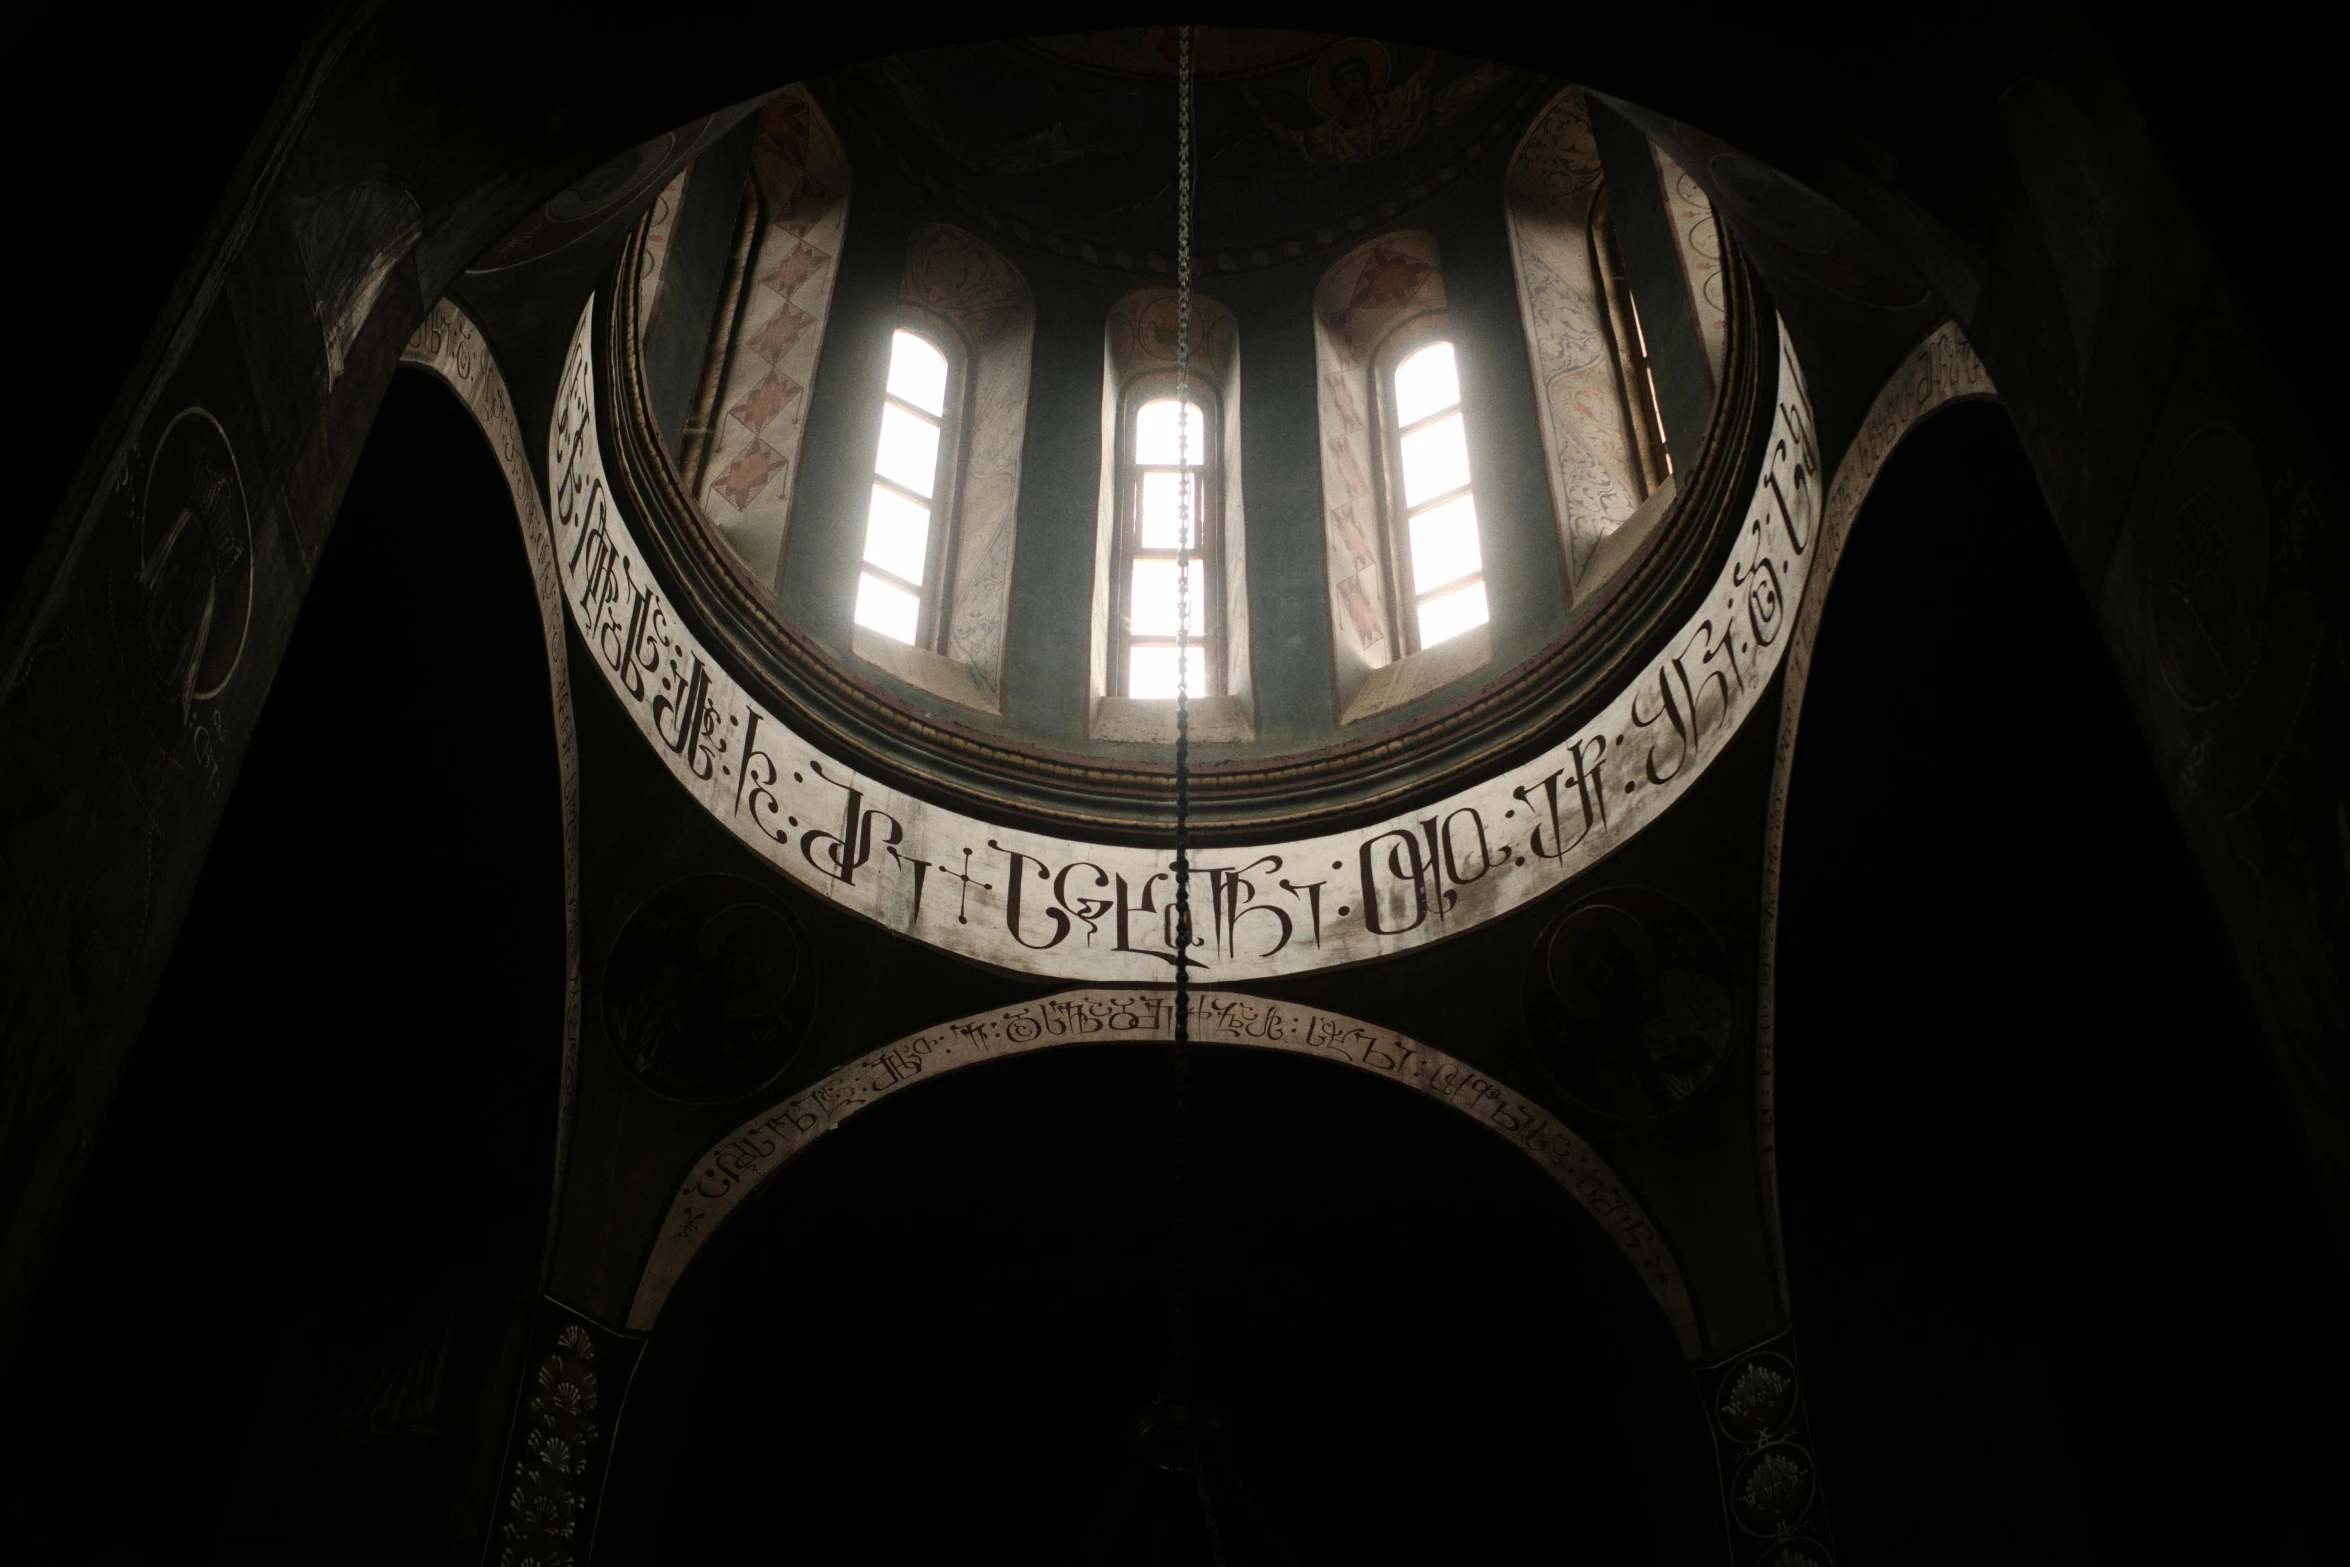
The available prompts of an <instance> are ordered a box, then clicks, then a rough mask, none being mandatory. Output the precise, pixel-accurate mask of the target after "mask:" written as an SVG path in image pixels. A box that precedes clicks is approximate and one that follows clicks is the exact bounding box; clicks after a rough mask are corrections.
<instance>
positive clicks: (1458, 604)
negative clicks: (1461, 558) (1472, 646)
mask: <svg viewBox="0 0 2350 1567" xmlns="http://www.w3.org/2000/svg"><path fill="white" fill-rule="evenodd" d="M1488 618H1490V617H1488V615H1487V614H1486V611H1485V584H1484V583H1482V582H1472V583H1470V584H1469V585H1468V586H1467V587H1465V588H1462V589H1460V590H1459V591H1458V592H1454V593H1446V594H1442V595H1440V596H1439V597H1436V598H1432V599H1430V600H1428V601H1427V602H1426V603H1424V604H1422V605H1421V606H1420V646H1422V647H1424V648H1427V647H1434V646H1436V644H1437V643H1439V642H1449V641H1451V640H1452V639H1453V638H1454V637H1457V636H1459V635H1460V634H1461V633H1462V632H1464V631H1469V630H1473V629H1474V628H1476V627H1478V626H1482V625H1484V624H1485V622H1486V620H1487V619H1488Z"/></svg>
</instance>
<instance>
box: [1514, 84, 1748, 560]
mask: <svg viewBox="0 0 2350 1567" xmlns="http://www.w3.org/2000/svg"><path fill="white" fill-rule="evenodd" d="M1503 200H1504V207H1505V211H1506V213H1507V216H1508V220H1509V233H1510V249H1511V255H1512V259H1513V261H1514V262H1515V264H1516V271H1517V282H1518V307H1519V315H1520V318H1521V320H1522V322H1523V325H1524V329H1525V337H1526V352H1527V358H1528V359H1529V361H1530V362H1531V365H1532V368H1533V371H1534V387H1535V399H1534V402H1535V413H1536V418H1537V422H1538V424H1539V427H1540V429H1541V431H1542V442H1543V448H1544V454H1545V456H1546V457H1547V458H1548V460H1549V464H1548V465H1549V480H1550V490H1551V499H1552V503H1553V506H1554V509H1555V511H1556V514H1557V517H1558V524H1559V544H1560V548H1561V552H1562V556H1563V558H1564V560H1565V563H1566V577H1567V581H1566V585H1567V589H1568V598H1569V601H1570V602H1571V603H1576V604H1580V603H1583V602H1586V601H1588V600H1591V599H1594V598H1595V597H1596V596H1598V595H1599V594H1601V593H1603V592H1605V591H1606V590H1607V588H1608V586H1609V584H1610V583H1611V581H1614V580H1616V577H1617V573H1618V572H1619V571H1620V569H1621V568H1622V567H1623V566H1624V564H1625V563H1626V562H1628V561H1629V560H1631V559H1632V558H1633V557H1634V556H1635V555H1636V554H1637V553H1638V552H1639V551H1640V550H1641V548H1642V547H1643V544H1644V542H1645V541H1646V540H1648V539H1649V538H1651V537H1653V536H1654V533H1655V530H1656V527H1657V525H1658V524H1659V523H1660V522H1661V521H1662V519H1663V518H1664V517H1665V515H1666V514H1667V512H1668V511H1669V510H1670V509H1671V507H1672V504H1673V501H1674V498H1675V495H1676V493H1677V487H1678V480H1677V479H1676V478H1675V476H1674V472H1673V468H1674V461H1675V457H1674V454H1675V452H1676V450H1677V451H1678V452H1679V453H1680V455H1681V457H1682V458H1683V459H1686V458H1687V457H1688V456H1689V454H1691V453H1693V452H1695V451H1696V450H1697V449H1698V446H1699V444H1700V442H1701V441H1702V440H1703V438H1704V434H1705V425H1706V421H1707V418H1708V416H1709V415H1710V412H1711V409H1712V406H1713V394H1714V387H1715V383H1716V382H1717V380H1718V379H1719V377H1720V373H1721V366H1722V363H1723V353H1724V340H1725V339H1724V334H1725V331H1726V320H1725V315H1724V293H1723V290H1724V280H1723V276H1722V271H1721V259H1722V245H1721V233H1720V230H1719V229H1718V228H1717V227H1716V225H1715V222H1714V216H1713V208H1712V205H1711V203H1710V202H1708V200H1707V199H1706V195H1705V192H1704V190H1703V189H1702V188H1700V187H1699V186H1698V185H1697V184H1696V182H1695V181H1693V180H1691V179H1690V178H1689V177H1688V176H1687V174H1686V173H1684V172H1683V171H1682V169H1681V168H1680V166H1679V165H1678V164H1676V163H1674V162H1673V160H1672V159H1671V158H1669V157H1668V156H1666V155H1665V153H1664V152H1663V150H1662V149H1660V148H1658V147H1656V146H1654V145H1653V144H1651V143H1650V141H1649V140H1648V138H1647V136H1646V135H1644V134H1643V133H1642V132H1641V131H1640V130H1639V128H1638V127H1636V126H1634V125H1633V124H1631V122H1629V121H1627V120H1625V119H1624V118H1623V117H1622V116H1621V115H1618V114H1616V113H1615V112H1614V111H1612V110H1610V109H1608V108H1607V107H1606V105H1605V104H1604V103H1600V102H1597V101H1595V100H1592V99H1588V98H1586V97H1585V95H1584V93H1583V90H1582V89H1581V88H1579V87H1567V88H1564V89H1561V91H1560V92H1559V94H1558V95H1557V96H1556V97H1555V98H1553V99H1552V100H1551V102H1550V105H1549V106H1548V107H1547V108H1545V109H1544V110H1543V111H1542V113H1540V114H1539V115H1537V116H1535V118H1534V121H1533V123H1532V124H1531V125H1530V126H1529V127H1528V128H1527V131H1526V135H1525V139H1524V140H1523V141H1522V142H1520V143H1519V145H1518V149H1517V151H1515V152H1514V153H1512V154H1511V156H1510V163H1509V168H1508V171H1507V173H1506V174H1505V176H1504V184H1503Z"/></svg>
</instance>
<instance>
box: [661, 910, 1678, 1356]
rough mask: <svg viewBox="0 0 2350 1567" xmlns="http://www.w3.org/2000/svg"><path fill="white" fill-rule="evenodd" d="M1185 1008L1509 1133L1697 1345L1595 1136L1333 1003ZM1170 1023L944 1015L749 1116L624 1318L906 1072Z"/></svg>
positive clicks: (715, 1161) (1071, 1000)
mask: <svg viewBox="0 0 2350 1567" xmlns="http://www.w3.org/2000/svg"><path fill="white" fill-rule="evenodd" d="M1239 939H1240V940H1241V941H1242V942H1244V943H1245V942H1247V941H1249V940H1252V939H1254V937H1253V936H1252V935H1243V936H1241V937H1240V938H1239ZM1201 940H1202V942H1203V944H1209V945H1212V944H1213V943H1212V942H1211V941H1210V939H1209V938H1207V937H1204V936H1203V937H1202V938H1201ZM1191 1008H1192V1011H1191V1037H1192V1038H1193V1039H1195V1040H1198V1041H1201V1042H1202V1043H1206V1044H1223V1045H1242V1046H1248V1047H1252V1048H1257V1049H1265V1050H1284V1051H1288V1052H1289V1053H1291V1054H1293V1055H1305V1056H1315V1057H1319V1058H1321V1059H1323V1060H1327V1061H1335V1062H1339V1063H1341V1064H1343V1065H1346V1066H1351V1067H1356V1068H1359V1069H1360V1070H1363V1071H1366V1072H1373V1073H1377V1074H1378V1075H1379V1076H1382V1077H1385V1078H1388V1079H1390V1080H1391V1081H1394V1082H1397V1083H1401V1084H1402V1085H1404V1086H1405V1087H1407V1088H1410V1089H1412V1090H1413V1091H1414V1092H1417V1093H1421V1094H1425V1095H1427V1096H1428V1097H1429V1098H1431V1099H1435V1100H1440V1101H1442V1102H1443V1103H1445V1104H1447V1105H1450V1106H1451V1107H1452V1108H1453V1109H1455V1110H1457V1111H1459V1112H1460V1113H1461V1114H1463V1115H1466V1116H1468V1117H1470V1118H1471V1119H1473V1120H1475V1121H1477V1122H1478V1123H1479V1124H1481V1125H1483V1126H1484V1127H1485V1128H1486V1129H1487V1130H1489V1131H1491V1132H1493V1133H1494V1134H1495V1135H1497V1136H1499V1137H1502V1138H1504V1139H1506V1140H1507V1141H1508V1142H1509V1143H1510V1145H1511V1146H1512V1147H1514V1148H1516V1149H1517V1150H1518V1151H1519V1152H1521V1153H1523V1154H1524V1155H1526V1157H1528V1158H1529V1159H1532V1160H1533V1161H1534V1162H1535V1163H1536V1164H1538V1165H1540V1166H1542V1168H1543V1169H1545V1170H1547V1171H1548V1172H1549V1173H1550V1175H1551V1177H1552V1178H1553V1179H1554V1180H1556V1181H1557V1182H1558V1183H1559V1184H1560V1185H1561V1186H1563V1187H1565V1188H1566V1190H1567V1191H1568V1192H1569V1193H1570V1194H1571V1195H1572V1196H1573V1197H1574V1198H1575V1200H1576V1201H1577V1202H1579V1203H1581V1204H1582V1205H1583V1207H1584V1209H1585V1210H1586V1211H1587V1212H1589V1213H1590V1214H1591V1216H1592V1217H1593V1218H1594V1219H1595V1220H1597V1221H1598V1222H1599V1224H1600V1226H1601V1227H1602V1228H1603V1229H1605V1230H1606V1231H1607V1233H1608V1236H1609V1238H1610V1239H1612V1240H1613V1241H1614V1242H1615V1244H1616V1245H1617V1247H1618V1248H1619V1249H1620V1250H1621V1251H1622V1252H1623V1254H1624V1257H1625V1260H1626V1261H1628V1262H1630V1263H1631V1265H1632V1267H1633V1269H1634V1271H1636V1272H1637V1273H1638V1274H1639V1275H1640V1277H1641V1280H1642V1282H1643V1283H1645V1284H1646V1285H1647V1286H1648V1289H1649V1292H1650V1293H1651V1294H1652V1295H1653V1296H1654V1297H1655V1298H1656V1303H1657V1306H1658V1308H1659V1309H1660V1310H1662V1311H1663V1312H1664V1314H1665V1316H1666V1318H1667V1320H1669V1321H1670V1322H1671V1323H1672V1325H1673V1331H1674V1332H1675V1333H1676V1334H1677V1335H1679V1337H1680V1340H1681V1347H1682V1350H1683V1351H1684V1352H1685V1353H1686V1354H1688V1355H1689V1356H1690V1357H1691V1358H1692V1359H1694V1358H1696V1357H1697V1355H1698V1354H1699V1353H1700V1346H1699V1341H1698V1334H1697V1320H1696V1317H1695V1314H1694V1313H1693V1312H1692V1310H1691V1308H1690V1304H1689V1291H1688V1286H1687V1283H1686V1281H1685V1280H1684V1279H1683V1278H1682V1275H1681V1271H1680V1267H1679V1265H1678V1264H1677V1263H1676V1262H1675V1261H1674V1258H1673V1254H1672V1251H1671V1249H1670V1248H1669V1247H1667V1246H1666V1244H1665V1242H1664V1238H1663V1237H1662V1236H1661V1235H1659V1234H1658V1233H1657V1231H1656V1228H1655V1226H1654V1225H1652V1224H1651V1223H1650V1222H1649V1220H1648V1216H1647V1215H1646V1214H1645V1213H1644V1212H1642V1211H1641V1207H1640V1204H1639V1202H1638V1201H1637V1200H1636V1199H1635V1198H1634V1197H1633V1196H1632V1194H1631V1192H1630V1191H1628V1190H1626V1189H1625V1187H1624V1185H1623V1183H1622V1182H1621V1181H1619V1180H1618V1179H1617V1178H1616V1176H1615V1174H1614V1172H1613V1171H1611V1170H1609V1169H1608V1167H1607V1164H1606V1163H1605V1161H1603V1160H1602V1159H1601V1158H1600V1157H1599V1155H1598V1154H1597V1153H1595V1152H1593V1151H1592V1149H1591V1147H1590V1145H1589V1144H1587V1143H1585V1142H1584V1141H1583V1139H1582V1138H1581V1137H1579V1136H1577V1135H1576V1134H1575V1132H1574V1131H1573V1130H1572V1129H1571V1128H1569V1127H1568V1126H1567V1125H1565V1123H1563V1122H1561V1121H1560V1120H1559V1119H1558V1118H1557V1117H1556V1116H1554V1115H1552V1114H1551V1113H1550V1112H1549V1111H1547V1110H1545V1109H1543V1108H1542V1107H1541V1106H1540V1105H1537V1104H1536V1103H1535V1102H1534V1101H1533V1100H1531V1099H1528V1098H1526V1097H1525V1096H1524V1095H1523V1094H1520V1093H1518V1092H1517V1091H1516V1090H1515V1089H1512V1088H1510V1087H1509V1086H1508V1085H1507V1084H1504V1083H1501V1082H1497V1081H1496V1080H1495V1079H1493V1078H1492V1077H1491V1076H1489V1075H1487V1074H1486V1073H1484V1072H1481V1071H1479V1070H1478V1069H1477V1068H1475V1067H1473V1066H1470V1065H1469V1064H1468V1063H1466V1062H1464V1061H1460V1060H1457V1059H1455V1058H1454V1057H1452V1056H1449V1055H1446V1054H1445V1053H1444V1052H1443V1051H1441V1050H1434V1049H1431V1048H1429V1047H1428V1046H1426V1045H1423V1044H1420V1043H1419V1042H1417V1041H1416V1040H1411V1039H1407V1038H1405V1037H1403V1036H1402V1035H1400V1034H1397V1033H1395V1032H1393V1031H1392V1030H1389V1029H1383V1028H1379V1027H1377V1026H1375V1025H1373V1024H1370V1023H1365V1022H1362V1021H1361V1020H1359V1019H1357V1018H1351V1017H1347V1016H1345V1015H1343V1014H1341V1013H1336V1012H1323V1011H1319V1010H1317V1009H1314V1008H1311V1007H1301V1006H1295V1005H1292V1004H1290V1003H1288V1002H1280V1001H1266V1000H1263V999H1260V998H1258V997H1255V996H1245V995H1239V994H1236V993H1234V992H1231V991H1222V990H1208V991H1201V992H1198V993H1196V994H1195V995H1194V996H1193V997H1192V1000H1191ZM1174 1035H1175V1000H1174V995H1173V993H1172V992H1171V991H1167V990H1163V989H1134V990H1072V991H1064V992H1062V993H1061V994H1059V995H1053V996H1041V997H1038V998H1037V999H1035V1000H1033V1001H1025V1002H1022V1003H1020V1004H1019V1005H1017V1006H1012V1007H1006V1008H1004V1009H1002V1010H1001V1011H996V1012H981V1013H976V1014H974V1015H973V1016H970V1017H966V1018H958V1019H956V1020H955V1021H953V1022H951V1023H942V1024H940V1025H939V1026H937V1027H936V1028H931V1029H926V1030H924V1031H923V1032H921V1033H918V1034H911V1035H908V1036H907V1037H906V1038H904V1039H900V1040H898V1041H896V1042H894V1043H892V1044H887V1045H884V1046H882V1047H881V1048H880V1049H878V1050H875V1051H871V1052H869V1053H868V1054H866V1055H863V1056H860V1057H858V1058H857V1059H856V1060H855V1061H852V1062H850V1063H849V1064H848V1065H847V1066H844V1067H842V1068H841V1069H840V1070H838V1071H836V1072H834V1073H832V1074H831V1075H830V1076H828V1077H826V1078H823V1079H822V1080H820V1081H818V1082H816V1083H813V1084H811V1085H810V1086H808V1087H807V1088H805V1089H802V1090H801V1091H800V1092H799V1093H796V1094H794V1095H792V1096H791V1097H790V1098H788V1099H786V1100H784V1101H782V1102H781V1103H780V1104H776V1105H772V1106H770V1107H769V1108H767V1109H766V1110H763V1111H761V1112H760V1113H759V1114H757V1115H755V1116H753V1117H752V1118H751V1119H750V1120H748V1121H745V1122H744V1123H743V1124H742V1125H740V1126H738V1127H736V1128H735V1129H734V1130H733V1131H732V1132H730V1133H729V1134H727V1136H726V1137H725V1138H723V1139H721V1140H720V1141H719V1142H718V1143H717V1145H716V1146H714V1147H712V1148H711V1149H709V1150H708V1151H707V1152H706V1153H704V1154H703V1155H702V1157H701V1158H700V1159H699V1160H697V1161H696V1162H695V1164H694V1166H693V1168H692V1169H691V1170H690V1171H689V1172H688V1173H687V1175H686V1177H685V1180H684V1181H683V1183H682V1184H681V1185H680V1186H679V1187H678V1190H677V1194H676V1196H675V1197H673V1198H672V1199H671V1201H670V1204H669V1213H668V1216H667V1217H666V1219H665V1220H664V1221H663V1224H662V1228H661V1233H660V1235H659V1237H658V1238H657V1239H656V1240H655V1241H654V1243H653V1253H652V1256H651V1257H650V1258H649V1259H648V1260H647V1262H646V1264H645V1271H644V1273H643V1274H642V1276H641V1277H640V1278H639V1280H638V1283H637V1292H636V1299H635V1301H634V1302H633V1304H632V1305H631V1306H630V1308H629V1316H628V1325H629V1327H630V1328H631V1329H633V1330H636V1331H640V1332H641V1331H645V1330H648V1329H650V1328H651V1327H652V1326H653V1324H654V1322H655V1320H656V1319H657V1318H658V1317H659V1316H660V1314H661V1308H662V1306H663V1304H664V1303H665V1302H666V1301H667V1300H668V1298H669V1292H670V1291H671V1290H672V1289H673V1288H674V1287H675V1286H676V1284H677V1281H678V1280H679V1279H680V1278H682V1277H684V1275H685V1270H686V1267H687V1265H688V1264H690V1263H691V1262H692V1261H693V1257H694V1253H695V1252H696V1251H698V1250H700V1248H701V1246H702V1243H703V1242H705V1241H707V1240H708V1239H709V1238H710V1235H711V1233H712V1232H713V1231H714V1230H716V1229H717V1227H718V1226H719V1225H720V1224H721V1223H723V1222H725V1219H726V1217H727V1215H728V1214H730V1213H731V1212H733V1210H734V1208H735V1207H736V1205H737V1204H739V1203H741V1202H742V1201H743V1200H744V1199H745V1198H746V1197H748V1196H749V1195H750V1194H751V1193H752V1192H753V1191H754V1190H756V1189H757V1187H758V1186H759V1183H760V1182H762V1181H764V1180H766V1179H767V1178H768V1177H769V1176H771V1175H773V1174H774V1173H775V1172H776V1171H777V1170H779V1169H781V1168H782V1167H783V1166H784V1164H786V1163H787V1162H789V1161H790V1160H791V1159H792V1158H793V1156H795V1155H796V1154H798V1153H800V1152H801V1151H802V1150H803V1149H805V1148H806V1147H807V1146H808V1145H809V1144H810V1143H812V1142H814V1141H815V1140H816V1139H817V1138H819V1137H821V1136H823V1135H824V1134H825V1133H826V1132H829V1131H832V1130H835V1129H836V1128H838V1127H839V1125H840V1124H841V1122H843V1121H845V1120H847V1119H848V1118H849V1117H850V1116H852V1115H855V1114H856V1113H858V1112H859V1111H861V1110H864V1109H867V1108H869V1107H871V1106H872V1105H875V1104H877V1103H879V1102H880V1101H881V1100H883V1099H886V1098H887V1097H889V1096H890V1095H891V1094H893V1093H895V1092H897V1091H898V1090H899V1089H901V1088H904V1087H905V1086H906V1085H907V1084H909V1083H914V1082H919V1081H921V1080H923V1079H925V1078H932V1077H936V1076H938V1075H939V1074H940V1073H942V1072H950V1071H953V1070H955V1069H956V1068H957V1067H965V1066H973V1065H976V1064H978V1063H980V1062H982V1061H991V1060H997V1059H1001V1058H1003V1057H1005V1056H1013V1055H1019V1054H1022V1053H1024V1052H1027V1051H1031V1050H1044V1049H1053V1048H1057V1047H1060V1046H1064V1045H1088V1044H1118V1043H1121V1042H1128V1041H1163V1040H1168V1039H1172V1038H1174Z"/></svg>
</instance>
